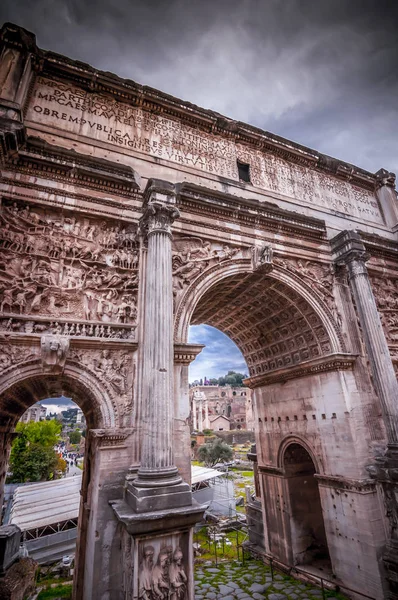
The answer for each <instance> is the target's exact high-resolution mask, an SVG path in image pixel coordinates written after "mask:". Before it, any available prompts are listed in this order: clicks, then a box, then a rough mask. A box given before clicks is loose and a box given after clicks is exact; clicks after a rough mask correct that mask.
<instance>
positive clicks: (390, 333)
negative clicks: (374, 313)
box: [371, 277, 398, 344]
mask: <svg viewBox="0 0 398 600" xmlns="http://www.w3.org/2000/svg"><path fill="white" fill-rule="evenodd" d="M371 283H372V288H373V292H374V296H375V300H376V304H377V308H378V311H379V314H380V319H381V323H382V325H383V329H384V334H385V336H386V339H387V342H388V343H389V344H396V343H398V280H397V279H393V278H389V277H387V278H383V279H382V278H381V277H371Z"/></svg>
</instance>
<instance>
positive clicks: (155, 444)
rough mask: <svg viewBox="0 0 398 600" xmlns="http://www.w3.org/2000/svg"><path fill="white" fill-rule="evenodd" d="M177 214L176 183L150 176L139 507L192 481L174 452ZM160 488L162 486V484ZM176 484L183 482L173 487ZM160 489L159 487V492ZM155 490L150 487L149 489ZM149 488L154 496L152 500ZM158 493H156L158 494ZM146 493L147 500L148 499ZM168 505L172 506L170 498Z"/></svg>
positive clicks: (134, 492) (157, 504) (135, 496)
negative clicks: (174, 227)
mask: <svg viewBox="0 0 398 600" xmlns="http://www.w3.org/2000/svg"><path fill="white" fill-rule="evenodd" d="M178 216H179V211H178V209H177V208H176V192H175V187H174V185H172V184H170V183H167V182H164V181H159V180H150V181H149V182H148V185H147V189H146V192H145V203H144V215H143V217H142V218H141V221H140V228H141V231H142V232H143V235H144V236H146V237H147V242H148V251H147V261H146V269H145V294H144V297H145V316H144V328H143V335H142V340H141V345H142V360H143V369H142V374H143V375H142V377H143V381H142V386H141V395H142V396H141V406H143V410H144V411H145V426H144V435H143V442H142V448H141V463H140V467H139V469H138V474H137V478H136V479H135V480H134V481H133V483H132V485H131V486H130V492H131V496H130V497H129V498H130V504H131V505H132V506H133V507H134V508H135V509H136V510H138V511H140V510H148V509H149V510H150V509H155V510H156V509H160V508H162V502H161V500H160V498H161V497H163V500H164V496H165V495H167V494H166V492H165V489H164V488H168V490H169V491H168V492H167V493H170V494H172V493H174V492H173V490H174V491H175V492H177V495H179V500H177V499H175V502H176V503H177V505H179V506H181V502H189V500H190V499H191V496H190V495H189V498H188V497H187V498H185V500H183V499H181V493H185V492H186V491H187V489H188V491H189V493H190V490H189V486H187V484H184V483H183V481H182V479H181V477H180V475H179V474H178V470H177V467H176V466H175V465H174V458H173V396H172V394H173V367H174V346H173V277H172V249H171V225H172V223H173V221H174V219H176V218H177V217H178ZM160 488H161V490H160ZM175 488H179V489H178V490H175ZM156 489H157V490H158V491H157V492H156ZM150 490H152V492H150ZM148 494H149V496H150V497H151V501H150V500H148ZM156 496H157V497H158V498H156ZM145 498H146V500H145ZM167 506H168V507H171V506H173V500H172V499H170V498H169V499H168V502H167Z"/></svg>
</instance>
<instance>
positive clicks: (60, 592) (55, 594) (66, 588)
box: [37, 585, 72, 600]
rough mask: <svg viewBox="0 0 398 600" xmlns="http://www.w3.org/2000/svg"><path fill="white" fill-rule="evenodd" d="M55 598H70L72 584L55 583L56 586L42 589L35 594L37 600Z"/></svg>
mask: <svg viewBox="0 0 398 600" xmlns="http://www.w3.org/2000/svg"><path fill="white" fill-rule="evenodd" d="M57 598H69V599H70V598H72V586H71V585H57V587H54V588H48V589H46V590H42V591H41V592H40V594H39V595H38V596H37V600H56V599H57Z"/></svg>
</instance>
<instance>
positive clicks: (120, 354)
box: [68, 348, 133, 404]
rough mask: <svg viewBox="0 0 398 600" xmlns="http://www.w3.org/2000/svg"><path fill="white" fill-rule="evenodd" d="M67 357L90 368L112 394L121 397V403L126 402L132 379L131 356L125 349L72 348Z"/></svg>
mask: <svg viewBox="0 0 398 600" xmlns="http://www.w3.org/2000/svg"><path fill="white" fill-rule="evenodd" d="M68 357H69V358H70V359H71V360H75V361H77V362H78V363H79V364H82V365H84V366H86V367H88V368H90V370H92V371H93V372H94V373H95V374H96V375H97V377H98V379H100V380H102V381H104V382H105V383H106V384H107V387H108V389H110V391H111V393H112V395H113V396H119V397H120V398H121V403H122V404H123V403H126V402H127V395H128V394H130V396H131V389H132V381H133V370H132V357H131V354H130V353H129V352H128V351H127V350H109V349H104V350H90V351H87V350H84V349H80V348H79V349H75V348H72V349H71V351H70V353H69V356H68Z"/></svg>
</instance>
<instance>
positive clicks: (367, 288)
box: [332, 231, 398, 446]
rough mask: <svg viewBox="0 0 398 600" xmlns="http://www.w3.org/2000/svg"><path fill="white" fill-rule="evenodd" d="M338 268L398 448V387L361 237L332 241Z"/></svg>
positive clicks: (350, 233) (345, 236) (391, 439)
mask: <svg viewBox="0 0 398 600" xmlns="http://www.w3.org/2000/svg"><path fill="white" fill-rule="evenodd" d="M332 245H333V248H334V252H335V255H336V262H337V264H345V265H346V266H347V270H348V277H349V282H350V288H351V291H352V294H353V296H354V300H355V305H356V307H357V311H358V317H359V322H360V324H361V329H362V334H363V337H364V341H365V345H366V350H367V354H368V357H369V363H370V368H371V371H372V376H373V380H374V384H375V387H376V391H377V392H378V396H379V399H380V402H381V407H382V411H383V419H384V423H385V427H386V431H387V441H388V444H389V446H395V445H397V444H398V383H397V378H396V375H395V372H394V367H393V364H392V361H391V356H390V351H389V348H388V345H387V340H386V338H385V335H384V331H383V327H382V324H381V321H380V316H379V312H378V310H377V306H376V301H375V298H374V295H373V291H372V287H371V284H370V281H369V275H368V271H367V268H366V264H365V263H366V260H367V259H368V257H367V255H366V251H365V246H364V245H363V242H362V240H361V237H360V235H359V234H358V233H356V232H355V231H344V232H343V233H341V234H339V235H338V236H336V237H335V238H334V239H333V240H332Z"/></svg>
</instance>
